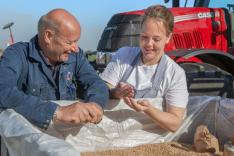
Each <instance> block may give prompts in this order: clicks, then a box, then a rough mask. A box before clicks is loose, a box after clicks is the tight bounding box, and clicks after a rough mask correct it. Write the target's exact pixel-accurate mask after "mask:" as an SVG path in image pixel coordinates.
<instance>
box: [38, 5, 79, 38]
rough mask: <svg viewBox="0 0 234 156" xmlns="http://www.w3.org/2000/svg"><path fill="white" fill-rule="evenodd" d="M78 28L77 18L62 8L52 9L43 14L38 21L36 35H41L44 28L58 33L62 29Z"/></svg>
mask: <svg viewBox="0 0 234 156" xmlns="http://www.w3.org/2000/svg"><path fill="white" fill-rule="evenodd" d="M67 28H69V29H70V28H71V29H79V31H80V29H81V28H80V24H79V22H78V20H77V19H76V18H75V17H74V16H73V15H72V14H71V13H69V12H68V11H66V10H64V9H54V10H51V11H50V12H48V13H47V14H46V15H43V16H42V17H41V18H40V20H39V22H38V35H39V36H41V35H42V34H43V32H44V31H45V30H46V29H50V30H52V31H54V32H55V33H60V31H61V30H63V29H67Z"/></svg>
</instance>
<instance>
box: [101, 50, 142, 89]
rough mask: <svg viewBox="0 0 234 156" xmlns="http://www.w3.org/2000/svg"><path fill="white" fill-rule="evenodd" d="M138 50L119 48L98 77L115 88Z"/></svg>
mask: <svg viewBox="0 0 234 156" xmlns="http://www.w3.org/2000/svg"><path fill="white" fill-rule="evenodd" d="M139 50H140V49H139V48H138V47H122V48H120V49H119V50H118V51H117V52H116V53H115V55H114V56H113V57H112V59H111V61H110V63H109V64H108V65H107V67H106V68H105V70H104V71H103V72H102V73H101V74H100V77H101V78H102V79H103V80H104V81H106V82H107V83H109V84H111V85H113V86H116V85H117V84H118V83H119V82H120V80H121V79H122V77H123V74H124V72H125V71H126V69H127V68H128V67H129V66H130V63H131V62H132V61H133V59H134V58H135V56H136V55H137V54H138V52H139Z"/></svg>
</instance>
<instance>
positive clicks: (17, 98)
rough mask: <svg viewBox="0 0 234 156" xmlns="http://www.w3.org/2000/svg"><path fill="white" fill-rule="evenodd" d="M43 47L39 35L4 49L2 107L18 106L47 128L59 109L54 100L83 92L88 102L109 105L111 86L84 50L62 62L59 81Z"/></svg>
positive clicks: (0, 67) (0, 66)
mask: <svg viewBox="0 0 234 156" xmlns="http://www.w3.org/2000/svg"><path fill="white" fill-rule="evenodd" d="M39 50H40V48H39V46H38V41H37V36H35V37H34V38H32V39H31V40H30V42H29V43H25V42H20V43H16V44H14V45H12V46H10V47H8V48H7V49H6V50H5V51H4V54H3V56H2V58H1V61H0V108H2V109H7V108H11V109H14V110H15V111H17V112H18V113H20V114H21V115H23V116H24V117H25V118H26V119H28V120H29V121H30V122H31V123H33V124H35V125H37V126H39V127H41V128H45V129H46V128H47V127H48V125H49V123H50V121H51V119H52V117H53V114H54V111H55V110H56V108H57V104H55V103H53V102H51V100H74V99H76V98H77V93H80V92H82V93H83V98H84V100H85V101H86V102H96V103H97V104H99V105H100V106H101V107H104V106H105V104H106V103H107V101H108V97H109V93H108V88H107V86H106V85H105V83H104V82H103V81H102V80H101V79H100V78H99V76H98V75H97V74H96V71H95V70H94V69H93V68H92V67H91V65H90V64H89V62H88V61H87V59H86V58H85V57H84V54H83V52H82V50H81V49H80V51H79V52H78V53H72V54H70V55H69V59H68V61H66V62H64V63H62V64H60V65H59V71H58V72H59V77H58V79H56V80H57V81H58V82H55V81H56V80H54V79H53V77H52V72H51V70H50V69H49V67H48V66H47V64H46V63H45V62H44V60H43V58H42V56H41V55H40V52H39ZM56 93H57V94H59V97H58V96H57V97H56Z"/></svg>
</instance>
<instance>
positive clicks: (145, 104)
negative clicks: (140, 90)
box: [123, 97, 152, 112]
mask: <svg viewBox="0 0 234 156" xmlns="http://www.w3.org/2000/svg"><path fill="white" fill-rule="evenodd" d="M123 99H124V102H125V103H126V104H127V105H128V106H129V107H131V108H132V109H134V110H135V111H137V112H145V111H147V110H149V109H150V108H151V107H152V105H151V104H150V102H149V101H148V100H138V101H135V100H134V99H133V98H129V97H125V98H123Z"/></svg>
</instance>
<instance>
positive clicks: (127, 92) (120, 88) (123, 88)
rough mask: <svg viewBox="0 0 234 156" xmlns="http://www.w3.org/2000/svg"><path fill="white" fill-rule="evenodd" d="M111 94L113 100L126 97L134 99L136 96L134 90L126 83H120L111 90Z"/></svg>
mask: <svg viewBox="0 0 234 156" xmlns="http://www.w3.org/2000/svg"><path fill="white" fill-rule="evenodd" d="M110 94H111V97H112V98H117V99H121V98H124V97H130V98H132V97H133V96H134V88H133V87H132V86H131V85H129V84H127V83H124V82H120V83H118V85H117V86H116V87H115V88H113V89H111V90H110Z"/></svg>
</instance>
